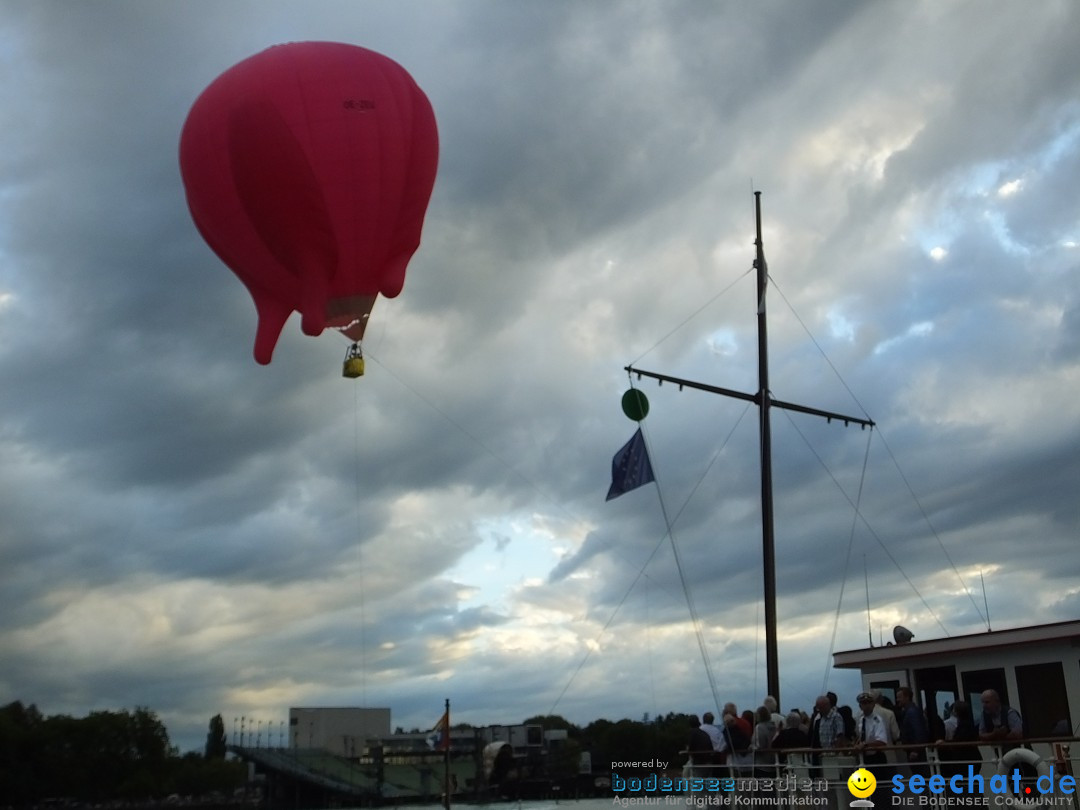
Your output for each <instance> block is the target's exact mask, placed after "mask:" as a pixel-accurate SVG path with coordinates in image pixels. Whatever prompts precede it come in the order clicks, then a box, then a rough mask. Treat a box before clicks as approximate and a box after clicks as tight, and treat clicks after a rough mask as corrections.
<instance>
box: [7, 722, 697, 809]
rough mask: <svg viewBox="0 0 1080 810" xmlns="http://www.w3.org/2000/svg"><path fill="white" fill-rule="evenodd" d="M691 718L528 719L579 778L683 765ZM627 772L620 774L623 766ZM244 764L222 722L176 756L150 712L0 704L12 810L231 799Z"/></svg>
mask: <svg viewBox="0 0 1080 810" xmlns="http://www.w3.org/2000/svg"><path fill="white" fill-rule="evenodd" d="M688 720H689V716H688V715H686V714H677V713H674V712H671V713H669V714H667V715H661V716H658V717H656V718H655V719H654V720H651V721H645V720H642V721H634V720H626V719H624V720H618V721H615V722H612V721H610V720H604V719H600V720H594V721H592V722H591V723H589V724H588V725H587V726H584V727H580V726H577V725H575V724H573V723H571V722H569V721H568V720H566V719H565V718H563V717H561V716H559V715H539V716H536V717H531V718H529V719H527V720H525V721H524V722H525V723H526V724H537V725H540V726H542V727H543V728H544V730H550V729H560V730H565V731H566V732H567V741H566V743H565V744H563V745H562V746H561V747H560V748H559V750H558V752H557V753H556V752H553V756H552V759H551V761H549V762H548V766H547V767H548V769H549V771H551V772H553V775H565V776H571V775H573V774H575V773H577V768H578V762H579V757H580V754H581V753H582V752H588V753H589V754H590V757H591V761H592V770H593V771H594V772H603V771H608V770H610V769H611V763H612V762H613V761H615V762H620V761H623V762H626V761H640V760H643V759H659V760H663V761H665V762H668V763H670V765H671V766H672V767H677V766H679V765H681V764H682V763H683V761H684V760H685V755H680V753H679V752H680V751H685V749H686V744H687V739H688V732H689V724H688ZM621 770H626V769H621ZM246 773H247V771H246V767H245V766H244V764H243V763H242V762H239V761H232V760H227V759H226V736H225V724H224V722H223V721H222V718H221V715H220V714H218V715H215V716H214V717H212V718H211V719H210V723H209V730H208V732H207V735H206V747H205V750H204V751H203V753H199V752H189V753H187V754H184V755H183V756H181V755H180V754H179V752H178V750H177V749H176V748H175V747H173V746H172V745H171V744H170V743H169V735H168V732H167V730H166V728H165V725H164V724H163V723H162V722H161V720H160V719H158V717H157V715H156V714H155V713H154V712H153V711H151V710H150V709H148V708H145V707H139V708H136V709H134V710H133V711H128V710H127V709H124V710H120V711H95V712H91V713H90V714H88V715H87V716H86V717H81V718H77V717H71V716H69V715H63V714H58V715H52V716H48V717H46V716H44V715H43V714H42V713H41V712H40V711H39V710H38V708H37V707H36V706H35V705H34V704H30V705H29V706H26V705H24V704H23V703H22V702H20V701H15V702H13V703H9V704H7V705H6V706H2V707H0V798H2V799H3V801H4V804H5V805H8V806H13V807H18V806H23V805H32V804H38V803H41V802H42V801H44V800H46V799H69V800H73V801H77V802H86V803H100V802H105V801H110V800H114V799H122V800H127V801H132V802H142V801H147V800H151V799H162V798H164V797H166V796H169V795H171V794H174V793H175V794H179V795H181V796H196V797H198V796H207V795H209V794H211V793H217V794H221V795H225V796H228V795H231V794H232V793H233V792H234V791H235V790H236V789H237V788H240V787H243V785H244V782H245V778H246Z"/></svg>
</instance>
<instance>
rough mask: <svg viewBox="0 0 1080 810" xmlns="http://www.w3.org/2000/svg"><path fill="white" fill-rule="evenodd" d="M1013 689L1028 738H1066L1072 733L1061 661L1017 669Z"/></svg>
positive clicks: (1029, 665)
mask: <svg viewBox="0 0 1080 810" xmlns="http://www.w3.org/2000/svg"><path fill="white" fill-rule="evenodd" d="M1016 688H1017V691H1018V692H1019V693H1020V705H1019V706H1018V707H1017V708H1018V709H1019V710H1020V714H1021V716H1022V717H1023V718H1024V734H1025V735H1026V736H1028V737H1066V736H1071V734H1072V719H1071V717H1070V715H1069V699H1068V696H1067V695H1066V692H1065V672H1064V670H1063V668H1062V665H1061V662H1060V661H1051V662H1049V663H1046V664H1028V665H1026V666H1020V667H1017V668H1016Z"/></svg>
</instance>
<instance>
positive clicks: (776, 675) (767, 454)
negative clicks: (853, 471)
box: [626, 191, 874, 705]
mask: <svg viewBox="0 0 1080 810" xmlns="http://www.w3.org/2000/svg"><path fill="white" fill-rule="evenodd" d="M754 212H755V219H756V224H757V238H756V239H755V242H754V244H755V245H756V247H757V254H756V256H755V258H754V268H755V269H756V270H757V331H758V388H757V392H756V393H754V394H746V393H743V392H741V391H732V390H730V389H726V388H720V387H718V386H713V385H705V384H704V383H699V382H694V381H692V380H684V379H680V378H678V377H671V376H669V375H666V374H658V373H656V372H653V371H645V370H643V369H639V368H634V367H633V366H626V371H628V372H630V373H632V374H636V375H637V376H638V379H641V378H642V377H650V378H652V379H654V380H657V381H659V382H660V383H664V382H672V383H676V384H677V385H678V386H679V387H680V389H681V388H684V387H685V388H696V389H698V390H700V391H708V392H710V393H713V394H720V395H722V396H726V397H733V398H735V399H742V400H746V401H749V402H753V403H754V404H756V405H757V406H758V412H759V416H760V446H761V549H762V554H761V557H762V568H763V575H764V598H765V669H766V678H767V681H768V689H769V694H770V695H772V696H773V697H774V698H776V700H777V705H779V701H780V664H779V653H778V649H777V629H776V621H777V620H776V548H775V546H776V542H775V534H774V530H773V486H772V431H771V428H770V418H769V411H770V410H771V409H772V408H783V409H785V410H789V411H798V412H800V413H807V414H811V415H814V416H821V417H824V418H825V419H827V420H829V421H832V420H833V419H836V420H839V421H842V422H843V423H844V425H845V426H846V425H849V424H851V423H855V424H857V425H860V426H862V427H863V428H867V427H869V428H873V427H874V422H873V420H871V419H860V418H859V417H857V416H845V415H844V414H840V413H833V412H831V411H823V410H819V409H817V408H810V407H807V406H805V405H797V404H795V403H791V402H781V401H780V400H777V399H773V398H772V395H771V394H770V393H769V329H768V319H767V317H766V307H765V292H766V289H767V287H768V279H769V271H768V265H767V264H766V262H765V246H764V243H763V242H762V239H761V192H760V191H755V192H754Z"/></svg>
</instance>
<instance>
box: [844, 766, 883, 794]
mask: <svg viewBox="0 0 1080 810" xmlns="http://www.w3.org/2000/svg"><path fill="white" fill-rule="evenodd" d="M847 787H848V790H850V791H851V795H852V796H854V797H855V798H856V799H865V798H866V797H867V796H869V795H870V794H871V793H873V792H874V791H875V790H877V779H875V778H874V775H873V774H872V773H870V771H868V770H866V768H859V770H857V771H855V773H853V774H852V775H851V776H849V777H848V780H847Z"/></svg>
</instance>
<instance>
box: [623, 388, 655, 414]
mask: <svg viewBox="0 0 1080 810" xmlns="http://www.w3.org/2000/svg"><path fill="white" fill-rule="evenodd" d="M622 412H623V413H625V414H626V415H627V417H629V418H630V419H633V420H634V421H635V422H640V421H641V420H642V419H644V418H645V417H646V416H647V415H648V414H649V400H648V399H647V398H646V397H645V395H644V394H643V393H641V392H640V391H639V390H638V389H636V388H631V389H630V390H629V391H627V392H626V393H625V394H623V395H622Z"/></svg>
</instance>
